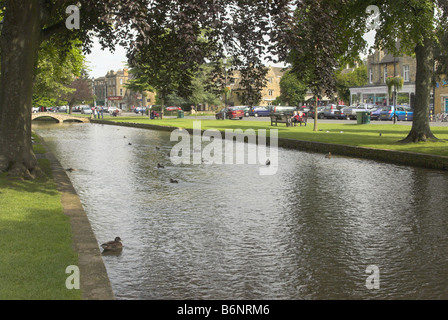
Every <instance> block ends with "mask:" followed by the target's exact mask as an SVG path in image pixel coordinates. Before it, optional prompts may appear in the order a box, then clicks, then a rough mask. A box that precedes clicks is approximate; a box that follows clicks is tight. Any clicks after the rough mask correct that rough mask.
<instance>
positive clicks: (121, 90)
mask: <svg viewBox="0 0 448 320" xmlns="http://www.w3.org/2000/svg"><path fill="white" fill-rule="evenodd" d="M122 95H123V88H120V96H122Z"/></svg>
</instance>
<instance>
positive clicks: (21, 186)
mask: <svg viewBox="0 0 448 320" xmlns="http://www.w3.org/2000/svg"><path fill="white" fill-rule="evenodd" d="M38 163H39V167H40V168H41V169H42V175H41V176H39V177H37V178H36V179H34V180H20V179H18V178H15V177H8V176H7V174H6V173H4V174H1V175H0V194H1V190H2V189H11V190H14V191H19V192H26V193H44V194H48V195H57V194H58V191H57V190H56V186H55V184H54V183H53V174H52V171H51V167H50V162H49V161H48V160H47V159H39V160H38Z"/></svg>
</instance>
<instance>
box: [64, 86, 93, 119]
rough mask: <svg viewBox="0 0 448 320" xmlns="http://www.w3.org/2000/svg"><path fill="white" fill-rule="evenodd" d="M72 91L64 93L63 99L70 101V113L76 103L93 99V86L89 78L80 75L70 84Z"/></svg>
mask: <svg viewBox="0 0 448 320" xmlns="http://www.w3.org/2000/svg"><path fill="white" fill-rule="evenodd" d="M68 88H69V89H71V90H70V92H68V93H66V94H64V95H63V96H62V97H61V99H63V100H66V101H67V102H68V107H69V113H70V114H71V113H72V109H73V107H74V106H75V105H76V104H79V103H83V102H84V101H88V100H92V98H93V93H92V86H91V84H90V83H89V80H88V78H86V77H79V78H77V79H75V80H73V82H72V83H71V84H70V85H69V86H68Z"/></svg>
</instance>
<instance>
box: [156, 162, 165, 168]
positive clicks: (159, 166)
mask: <svg viewBox="0 0 448 320" xmlns="http://www.w3.org/2000/svg"><path fill="white" fill-rule="evenodd" d="M157 168H160V169H163V168H165V166H163V165H161V164H160V163H158V164H157Z"/></svg>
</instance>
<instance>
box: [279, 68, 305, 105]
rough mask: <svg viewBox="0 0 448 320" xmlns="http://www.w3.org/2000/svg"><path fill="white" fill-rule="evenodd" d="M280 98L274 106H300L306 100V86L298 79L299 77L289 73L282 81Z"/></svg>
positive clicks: (286, 73)
mask: <svg viewBox="0 0 448 320" xmlns="http://www.w3.org/2000/svg"><path fill="white" fill-rule="evenodd" d="M280 92H281V94H280V97H278V98H277V99H276V101H274V104H275V105H277V104H288V105H290V106H298V105H300V104H301V103H302V102H303V101H304V100H305V95H306V92H307V87H306V85H305V84H304V83H303V82H301V81H300V80H299V79H297V76H296V75H295V74H294V73H292V72H290V71H287V72H285V74H284V75H283V76H282V78H281V80H280Z"/></svg>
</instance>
